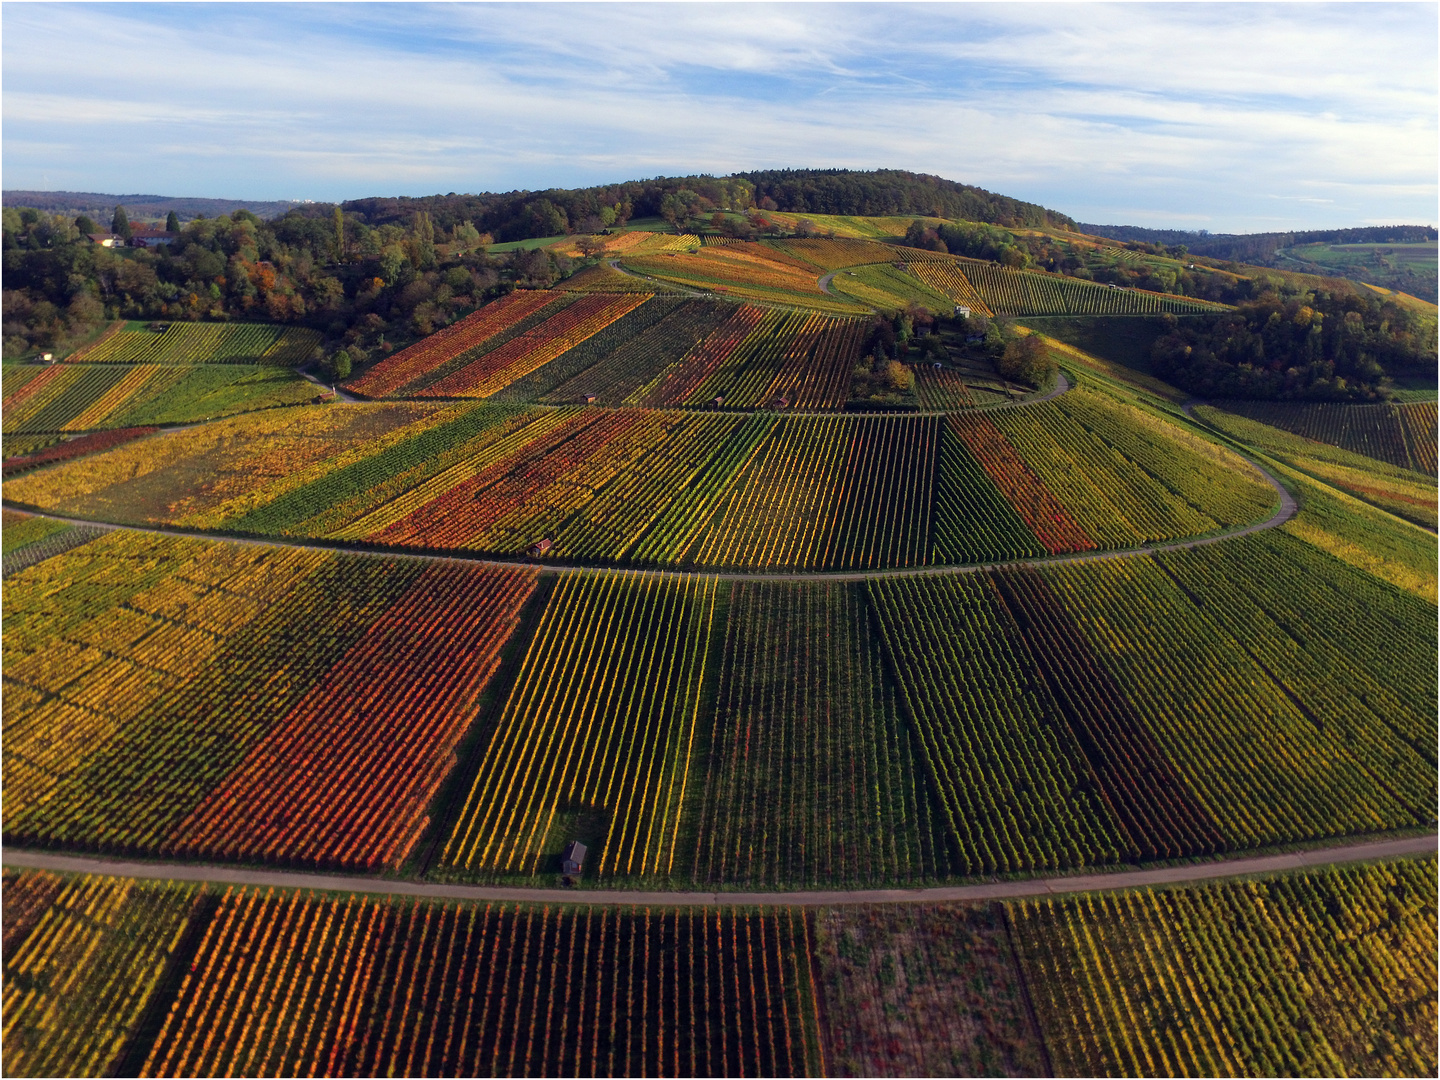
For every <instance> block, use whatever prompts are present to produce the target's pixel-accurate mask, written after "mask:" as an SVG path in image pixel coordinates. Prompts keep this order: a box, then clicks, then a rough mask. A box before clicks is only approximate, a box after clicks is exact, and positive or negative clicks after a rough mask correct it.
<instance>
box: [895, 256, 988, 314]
mask: <svg viewBox="0 0 1440 1080" xmlns="http://www.w3.org/2000/svg"><path fill="white" fill-rule="evenodd" d="M910 273H911V275H912V276H914V277H916V278H918V279H919V280H920V281H922V282H924V283H925V284H926V285H928V286H929V287H930V288H931V289H933V290H935V291H936V292H938V293H940V294H941V295H942V296H945V297H948V298H949V299H950V300H951V301H952V302H954V303H955V304H956V306H959V307H968V308H969V309H970V310H971V311H977V312H979V313H980V314H981V315H993V314H995V313H994V312H993V311H991V310H990V307H989V306H988V305H987V304H986V303H985V301H984V300H983V299H982V298H981V296H980V294H979V293H978V292H976V291H975V286H974V285H971V284H970V279H969V278H967V277H966V276H965V272H964V271H963V270H962V269H961V268H960V267H959V266H958V265H956V264H955V263H951V262H942V261H940V260H938V259H929V260H924V261H921V262H916V263H912V264H911V266H910Z"/></svg>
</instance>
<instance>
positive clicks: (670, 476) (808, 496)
mask: <svg viewBox="0 0 1440 1080" xmlns="http://www.w3.org/2000/svg"><path fill="white" fill-rule="evenodd" d="M656 302H657V303H670V304H672V305H673V304H678V306H672V309H671V310H670V312H669V314H662V315H661V317H660V318H659V319H658V321H657V322H655V323H654V324H653V327H652V329H653V330H654V331H655V332H656V333H669V332H670V331H667V330H666V329H665V327H666V324H667V323H669V322H670V321H671V320H680V322H679V325H678V326H677V327H676V328H675V333H677V334H678V333H679V332H680V329H681V327H683V326H685V325H688V324H689V323H691V322H692V320H693V317H694V316H695V314H696V313H695V312H692V311H690V310H689V306H690V304H691V303H692V302H690V301H678V302H672V301H656ZM747 313H749V314H753V320H742V319H741V318H740V316H741V315H745V314H747ZM788 324H799V325H794V326H791V327H790V332H789V333H782V332H781V331H784V330H785V328H786V326H787V325H788ZM806 335H808V338H807V337H806ZM692 336H693V335H692ZM717 337H721V338H723V341H724V343H726V344H727V345H729V344H735V345H736V346H737V347H735V348H733V349H730V350H729V351H728V353H726V352H725V351H724V350H723V349H721V348H719V347H718V346H717V348H716V354H715V356H716V357H718V356H719V355H721V354H722V353H723V354H724V356H725V358H724V360H723V361H721V360H718V359H715V361H714V363H713V369H714V370H713V373H712V374H711V375H710V376H709V377H708V378H707V381H706V383H705V384H702V386H701V388H700V389H698V390H690V391H689V392H688V395H687V396H688V397H691V398H694V397H696V396H700V395H703V394H708V393H709V392H710V390H712V389H714V388H715V387H717V386H720V385H725V386H727V387H730V388H738V389H731V390H730V393H733V394H738V395H740V396H741V398H742V402H743V401H745V400H746V399H747V398H749V397H753V396H756V395H757V394H758V393H760V392H761V390H762V388H763V392H764V393H771V392H773V391H774V390H775V389H777V388H781V387H785V386H787V385H788V383H787V379H788V378H790V376H787V374H786V371H787V365H790V364H791V361H792V360H794V359H795V358H796V356H797V355H798V354H800V353H801V351H802V348H803V344H804V342H805V341H806V340H811V341H813V342H814V345H813V347H812V348H810V349H804V351H803V355H804V357H805V358H806V360H805V362H806V364H809V365H810V367H811V370H812V371H813V370H816V369H817V368H818V367H819V366H820V365H819V364H818V363H816V362H815V359H816V358H820V357H828V356H832V355H838V356H839V358H840V360H839V362H838V363H836V362H833V361H831V360H828V359H827V360H824V363H825V364H829V365H831V367H832V368H833V369H834V370H837V371H838V370H840V368H841V367H843V366H845V365H848V364H849V362H850V361H849V359H848V357H849V356H850V355H851V350H853V349H854V347H855V343H856V341H857V337H856V336H855V327H854V326H853V324H852V323H850V322H849V321H845V320H841V321H834V320H830V319H828V317H826V316H821V315H803V314H789V315H781V314H778V313H773V312H762V311H760V310H759V309H753V308H751V309H745V308H742V309H739V310H738V312H736V313H735V314H734V315H733V316H732V317H731V318H729V319H727V320H726V321H725V322H723V323H721V324H720V326H719V327H718V328H717V329H715V330H714V331H712V332H711V333H709V334H708V335H707V336H706V337H705V339H704V340H703V341H702V342H700V343H699V344H697V345H695V346H693V347H692V348H691V349H690V350H689V352H688V353H687V355H697V354H698V353H699V352H701V351H704V350H706V349H708V348H710V347H711V346H712V345H715V344H716V339H717ZM633 340H642V339H633ZM671 340H674V339H673V338H672V339H671ZM685 340H687V338H685V337H682V338H681V339H680V344H682V345H683V343H684V341H685ZM777 341H785V342H790V343H792V345H791V346H787V348H788V350H789V352H790V353H791V359H790V360H787V359H785V358H783V357H782V356H780V355H778V349H776V348H774V347H772V346H771V345H770V344H769V343H770V342H777ZM797 341H798V342H800V343H801V345H800V346H794V345H793V343H794V342H797ZM632 359H633V356H632ZM626 363H629V361H628V360H627V361H626ZM592 370H594V369H592ZM791 370H795V369H794V368H792V369H791ZM942 374H943V373H942ZM724 380H729V382H728V383H726V382H724ZM572 381H573V380H572ZM592 385H596V386H597V388H598V385H599V384H598V380H597V383H596V384H592ZM625 385H634V383H633V382H632V383H629V384H625ZM653 385H654V386H655V387H656V389H657V391H659V392H664V393H670V392H672V391H673V392H676V393H683V392H685V387H684V386H683V385H682V384H681V383H679V382H677V381H668V380H667V379H665V378H662V379H661V380H660V381H659V382H658V383H654V384H653ZM809 385H810V388H811V389H814V388H816V383H815V382H813V381H812V382H811V383H810V384H809ZM829 385H830V386H831V387H832V389H833V388H836V387H838V386H839V383H838V381H832V382H831V383H830V384H829ZM934 385H938V386H942V387H945V386H947V384H945V383H941V382H939V381H938V380H937V382H936V383H935V384H934ZM953 385H954V384H953V383H951V384H948V386H949V387H951V388H952V389H949V390H948V391H936V392H950V393H953V392H954V391H953ZM961 385H962V387H963V384H961ZM622 389H623V387H622ZM619 392H620V391H619V390H617V391H615V393H617V394H618V393H619ZM791 392H793V393H796V394H803V393H805V392H806V391H805V389H804V388H803V387H802V388H801V389H799V390H792V391H791ZM927 392H928V391H927ZM562 396H563V395H562ZM802 400H803V399H802ZM287 412H292V413H293V415H292V416H282V415H278V414H277V415H274V416H268V417H267V416H264V415H261V414H256V415H255V416H253V417H248V418H238V419H234V420H229V421H224V422H222V423H218V424H211V425H204V426H202V427H197V428H193V429H190V430H187V431H183V432H175V433H171V434H169V435H166V436H163V437H161V438H159V439H150V440H146V441H145V442H144V443H136V444H132V445H131V446H121V447H119V448H117V449H115V450H112V451H110V452H109V453H105V454H100V455H92V456H90V457H85V458H82V459H81V460H79V461H77V462H74V463H73V464H71V465H69V466H67V467H65V468H61V469H51V470H46V471H44V472H41V473H37V474H35V475H33V476H31V477H23V478H18V479H16V480H14V481H11V482H9V483H8V484H7V489H6V491H7V496H8V497H9V498H11V499H13V500H16V501H18V502H20V503H23V504H28V505H30V506H33V507H36V508H39V509H47V510H53V511H58V512H62V513H76V514H81V515H88V516H97V517H101V518H106V519H110V520H117V519H118V520H121V521H124V520H131V521H135V520H139V521H156V522H167V521H168V522H173V523H175V524H180V525H184V526H188V527H192V528H203V529H219V530H223V531H226V532H232V533H247V534H251V535H260V536H265V535H279V536H310V537H317V538H327V539H334V540H344V541H349V542H356V541H359V542H364V543H366V544H370V545H378V546H383V547H405V548H420V549H423V550H425V551H442V550H452V549H454V550H467V551H476V552H493V553H497V554H504V555H518V554H521V553H524V552H526V551H527V550H528V549H529V548H531V546H532V545H535V544H536V543H537V542H538V541H540V540H541V539H542V538H543V539H546V540H548V541H550V543H549V544H548V545H546V550H545V551H544V552H543V553H542V554H546V555H548V556H549V557H552V558H559V557H568V558H580V559H584V560H586V561H595V562H621V563H636V564H641V565H645V564H650V565H654V564H660V565H670V566H676V565H678V566H696V567H703V568H717V569H718V568H725V567H742V568H756V569H758V568H765V567H779V568H793V569H798V570H818V569H847V570H876V569H884V568H889V567H914V566H925V565H935V564H944V563H954V562H961V563H965V562H987V561H996V560H1001V559H1006V558H1016V557H1021V556H1024V555H1026V554H1035V553H1050V554H1059V553H1064V552H1073V551H1089V550H1095V549H1097V548H1098V549H1105V548H1128V547H1135V546H1138V545H1141V544H1143V543H1147V542H1153V541H1158V540H1168V539H1174V538H1179V537H1186V536H1195V535H1204V534H1207V533H1214V532H1216V531H1218V530H1220V529H1222V528H1229V527H1233V526H1236V525H1241V524H1244V523H1246V522H1250V521H1256V520H1260V519H1263V518H1264V517H1265V516H1266V515H1267V514H1269V513H1271V512H1272V511H1273V508H1274V495H1273V490H1272V489H1271V488H1270V487H1269V485H1268V484H1266V483H1265V482H1264V481H1263V479H1261V478H1260V476H1259V474H1258V473H1256V472H1255V471H1254V470H1253V469H1252V468H1251V467H1250V466H1249V465H1248V464H1246V463H1245V462H1243V461H1242V460H1241V459H1239V458H1238V457H1236V456H1235V455H1234V454H1232V453H1231V452H1229V451H1226V450H1222V449H1221V448H1219V447H1218V446H1216V445H1215V444H1213V443H1209V442H1206V441H1204V440H1203V439H1200V438H1199V437H1198V436H1196V435H1192V434H1190V433H1189V432H1187V431H1185V430H1184V429H1181V428H1179V427H1177V426H1176V425H1174V424H1173V423H1170V422H1169V421H1166V420H1164V419H1161V418H1160V417H1158V416H1156V415H1155V414H1153V413H1150V412H1147V411H1145V410H1142V409H1140V408H1138V407H1136V406H1134V405H1130V404H1127V403H1126V402H1124V401H1123V400H1122V399H1121V398H1118V397H1116V396H1113V395H1110V394H1107V393H1102V392H1100V391H1098V390H1092V389H1089V388H1086V387H1081V388H1078V389H1075V390H1072V391H1071V392H1069V393H1066V394H1064V395H1062V396H1061V397H1059V398H1057V399H1055V400H1053V401H1050V402H1047V403H1043V404H1039V405H1035V406H1031V407H1026V408H1023V409H1001V410H997V411H992V412H984V413H981V412H961V413H954V414H951V415H949V416H948V417H939V416H915V415H911V416H884V415H873V414H872V415H855V416H831V417H823V416H803V417H802V416H791V417H787V416H780V415H776V413H775V412H774V411H761V412H759V413H757V414H754V415H752V416H750V417H749V418H747V417H745V416H744V415H742V414H738V413H730V412H714V411H684V410H652V409H617V410H610V409H599V408H577V407H573V406H567V407H562V408H544V407H534V406H523V405H519V404H516V405H499V404H465V403H455V404H442V403H439V402H436V403H431V404H420V403H418V402H417V403H409V404H405V403H395V404H389V405H383V404H374V405H366V406H354V407H348V408H345V409H336V408H334V407H324V408H317V409H305V410H287ZM66 445H69V444H66ZM64 452H65V449H64V446H62V447H55V448H51V449H50V450H43V451H40V452H39V455H40V456H44V455H51V456H57V455H61V454H63V453H64Z"/></svg>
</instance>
